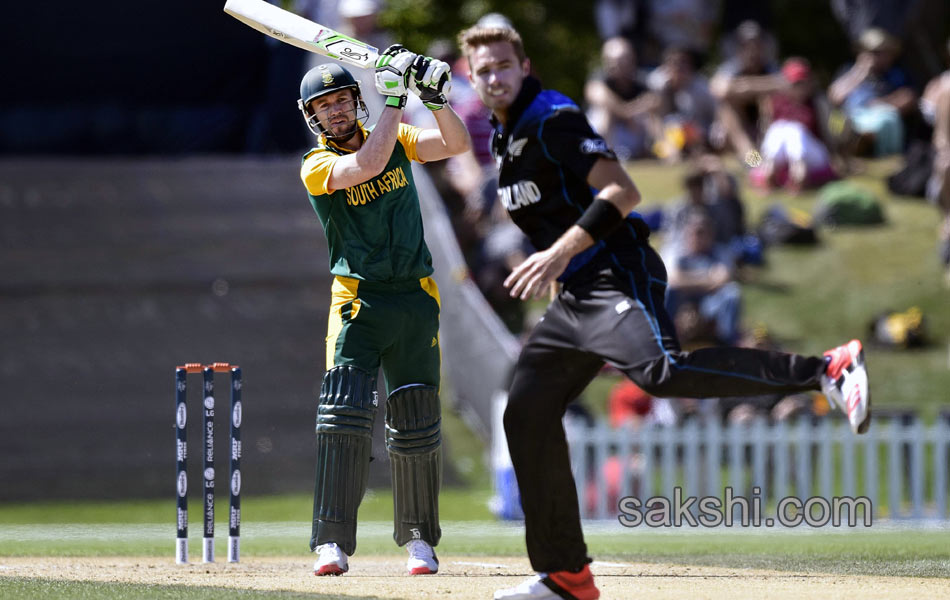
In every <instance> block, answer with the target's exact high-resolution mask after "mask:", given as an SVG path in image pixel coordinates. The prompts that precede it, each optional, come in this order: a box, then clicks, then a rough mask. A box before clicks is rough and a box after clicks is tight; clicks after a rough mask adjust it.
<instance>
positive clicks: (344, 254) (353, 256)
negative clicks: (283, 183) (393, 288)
mask: <svg viewBox="0 0 950 600" xmlns="http://www.w3.org/2000/svg"><path fill="white" fill-rule="evenodd" d="M420 131H421V130H420V129H419V128H418V127H413V126H411V125H406V124H404V123H403V124H400V125H399V133H398V136H397V142H396V144H395V147H394V148H393V154H392V156H391V157H390V159H389V163H388V164H387V165H386V168H384V169H383V172H382V173H381V174H379V175H378V176H376V177H374V178H373V179H370V180H369V181H366V182H364V183H361V184H359V185H356V186H353V187H350V188H345V189H342V190H332V189H329V188H328V187H327V183H328V181H329V178H330V172H331V170H332V168H333V164H334V163H335V162H336V161H337V160H339V158H340V157H341V156H344V155H346V154H350V153H351V151H350V150H345V149H343V148H340V147H338V146H337V145H336V144H334V143H333V142H329V141H327V139H326V138H325V137H324V136H322V135H321V136H320V138H319V140H318V143H317V146H316V147H315V148H313V149H312V150H310V151H309V152H308V153H307V154H305V155H304V157H303V162H302V165H301V168H300V178H301V179H302V180H303V182H304V185H305V186H306V188H307V193H308V194H309V196H310V203H311V204H312V205H313V208H314V210H315V211H316V212H317V216H318V217H319V219H320V223H321V224H322V225H323V230H324V232H325V233H326V236H327V244H328V246H329V250H330V272H331V273H333V274H334V275H339V276H342V277H351V278H354V279H359V280H362V281H372V282H381V283H387V282H398V281H409V280H419V279H422V278H424V277H427V276H429V275H431V274H432V256H431V255H430V254H429V249H428V248H427V247H426V243H425V240H424V238H423V230H422V214H421V212H420V210H419V196H418V195H417V193H416V188H415V184H414V182H413V179H412V169H411V168H410V165H411V161H413V160H415V161H418V162H421V161H419V156H418V154H417V153H416V141H417V140H418V138H419V133H420ZM363 135H368V131H367V130H366V129H363Z"/></svg>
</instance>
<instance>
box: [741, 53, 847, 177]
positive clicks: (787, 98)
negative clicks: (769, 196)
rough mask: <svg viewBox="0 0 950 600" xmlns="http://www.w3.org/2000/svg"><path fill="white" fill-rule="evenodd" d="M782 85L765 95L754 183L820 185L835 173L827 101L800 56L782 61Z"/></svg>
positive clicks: (805, 62)
mask: <svg viewBox="0 0 950 600" xmlns="http://www.w3.org/2000/svg"><path fill="white" fill-rule="evenodd" d="M781 73H782V77H783V78H784V79H785V82H786V88H785V89H784V90H782V91H778V92H774V93H772V94H771V95H770V96H769V97H768V101H767V103H766V112H767V113H768V114H769V125H768V127H767V128H766V130H765V135H764V137H763V138H762V161H763V162H762V166H761V167H760V168H759V169H756V170H755V171H753V172H752V174H751V177H752V180H753V182H754V183H758V184H763V185H783V184H784V185H788V186H789V187H790V188H792V189H796V190H797V189H801V188H803V187H806V186H815V185H821V184H822V183H825V182H827V181H829V180H831V179H834V178H836V174H835V171H834V169H833V168H832V166H831V154H830V152H829V150H828V148H830V147H831V144H830V141H831V135H830V133H829V132H828V130H827V122H828V104H827V102H826V101H825V99H824V97H823V96H822V95H821V94H820V93H819V92H818V87H817V86H816V85H815V80H814V78H813V77H812V74H811V66H810V65H809V64H808V61H807V60H805V59H804V58H798V57H793V58H789V59H788V60H786V61H785V63H784V64H783V65H782V70H781Z"/></svg>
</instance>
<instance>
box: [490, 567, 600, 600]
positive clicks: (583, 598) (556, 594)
mask: <svg viewBox="0 0 950 600" xmlns="http://www.w3.org/2000/svg"><path fill="white" fill-rule="evenodd" d="M564 598H568V599H571V598H573V599H574V600H597V599H598V598H600V590H598V589H597V586H596V585H594V576H593V575H592V574H591V572H590V568H589V567H588V566H587V565H585V566H584V568H583V569H582V570H581V571H580V572H579V573H571V572H570V571H556V572H554V573H538V574H537V575H535V576H534V577H532V578H530V579H528V580H527V581H523V582H521V583H520V584H518V585H516V586H515V587H513V588H507V589H504V590H498V591H496V592H495V600H562V599H564Z"/></svg>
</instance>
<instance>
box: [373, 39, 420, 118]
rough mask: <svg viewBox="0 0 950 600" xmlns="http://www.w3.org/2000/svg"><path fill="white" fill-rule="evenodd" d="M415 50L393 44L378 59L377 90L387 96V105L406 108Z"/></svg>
mask: <svg viewBox="0 0 950 600" xmlns="http://www.w3.org/2000/svg"><path fill="white" fill-rule="evenodd" d="M415 58H416V54H415V53H414V52H410V51H408V50H406V49H405V48H404V47H403V46H402V45H401V44H393V45H392V46H390V47H389V48H386V50H385V51H384V52H383V53H382V54H380V55H379V58H378V59H376V91H378V92H379V93H380V94H382V95H383V96H386V106H395V107H396V108H405V106H406V94H408V88H409V77H410V70H411V68H412V61H414V60H415Z"/></svg>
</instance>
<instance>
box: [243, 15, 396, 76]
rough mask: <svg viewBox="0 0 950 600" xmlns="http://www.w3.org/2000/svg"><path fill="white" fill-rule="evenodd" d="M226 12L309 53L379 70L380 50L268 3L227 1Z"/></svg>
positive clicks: (362, 67) (363, 67)
mask: <svg viewBox="0 0 950 600" xmlns="http://www.w3.org/2000/svg"><path fill="white" fill-rule="evenodd" d="M224 12H226V13H228V14H229V15H231V16H232V17H234V18H235V19H237V20H238V21H241V22H242V23H244V24H245V25H247V26H249V27H253V28H254V29H256V30H258V31H260V32H261V33H263V34H266V35H269V36H270V37H272V38H274V39H277V40H280V41H282V42H285V43H287V44H291V45H293V46H297V47H298V48H302V49H304V50H306V51H308V52H313V53H315V54H321V55H323V56H328V57H330V58H335V59H336V60H338V61H340V62H343V63H346V64H348V65H352V66H354V67H359V68H361V69H371V68H374V67H375V66H376V58H377V57H378V56H379V50H378V49H377V48H375V47H373V46H370V45H369V44H366V43H363V42H361V41H359V40H354V39H353V38H351V37H348V36H345V35H343V34H342V33H339V32H336V31H334V30H332V29H329V28H327V27H324V26H323V25H320V24H319V23H314V22H313V21H310V20H308V19H305V18H303V17H301V16H299V15H295V14H294V13H292V12H288V11H286V10H284V9H282V8H279V7H277V6H274V5H273V4H271V3H269V2H267V1H266V0H227V2H226V3H225V5H224Z"/></svg>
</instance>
